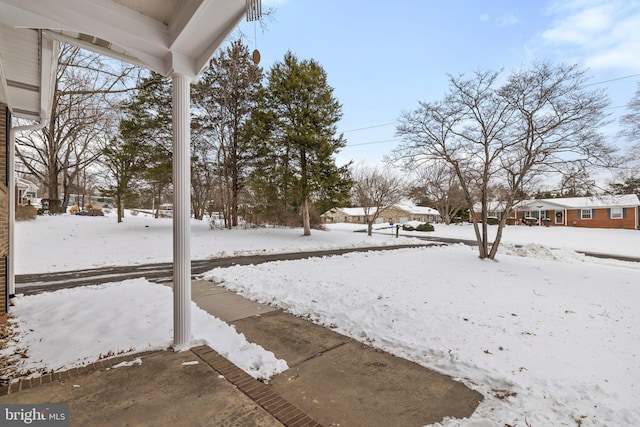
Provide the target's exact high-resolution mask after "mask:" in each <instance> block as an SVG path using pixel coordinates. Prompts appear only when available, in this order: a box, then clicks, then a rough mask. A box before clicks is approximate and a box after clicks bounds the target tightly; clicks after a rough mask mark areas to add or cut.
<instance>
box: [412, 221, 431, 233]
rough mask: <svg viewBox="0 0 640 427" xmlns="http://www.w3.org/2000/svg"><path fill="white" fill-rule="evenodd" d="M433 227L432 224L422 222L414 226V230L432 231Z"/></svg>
mask: <svg viewBox="0 0 640 427" xmlns="http://www.w3.org/2000/svg"><path fill="white" fill-rule="evenodd" d="M434 230H435V228H433V225H432V224H429V223H428V222H427V223H424V224H420V225H419V226H417V227H416V231H434Z"/></svg>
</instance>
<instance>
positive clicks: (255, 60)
mask: <svg viewBox="0 0 640 427" xmlns="http://www.w3.org/2000/svg"><path fill="white" fill-rule="evenodd" d="M251 58H252V59H253V63H254V64H256V65H258V64H259V63H260V51H259V50H258V49H255V50H254V51H253V53H252V54H251Z"/></svg>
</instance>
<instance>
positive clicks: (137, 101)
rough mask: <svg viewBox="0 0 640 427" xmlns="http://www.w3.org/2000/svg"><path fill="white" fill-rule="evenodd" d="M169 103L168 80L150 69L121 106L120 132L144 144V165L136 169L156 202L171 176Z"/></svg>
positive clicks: (164, 190)
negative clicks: (122, 116)
mask: <svg viewBox="0 0 640 427" xmlns="http://www.w3.org/2000/svg"><path fill="white" fill-rule="evenodd" d="M171 104H172V101H171V82H170V81H169V79H168V78H166V77H163V76H162V75H160V74H158V73H155V72H152V73H151V74H150V75H149V76H147V77H146V78H144V79H142V80H141V81H140V83H139V84H138V91H137V92H136V94H135V95H134V96H133V97H132V98H131V99H130V100H129V101H128V102H126V103H125V104H124V106H123V109H122V110H123V114H124V118H123V119H122V122H121V125H120V133H121V136H122V138H123V139H124V140H127V141H136V143H137V144H138V145H140V146H141V147H143V148H144V151H145V155H144V163H145V167H144V169H143V170H141V171H140V178H142V179H143V180H144V181H145V182H146V183H147V184H148V185H149V186H150V187H151V192H152V197H153V198H154V204H155V205H156V206H158V205H159V204H160V203H161V200H162V195H163V193H165V192H166V191H167V189H168V188H169V187H170V185H171V179H172V176H171V172H172V155H173V146H172V144H173V137H172V112H171Z"/></svg>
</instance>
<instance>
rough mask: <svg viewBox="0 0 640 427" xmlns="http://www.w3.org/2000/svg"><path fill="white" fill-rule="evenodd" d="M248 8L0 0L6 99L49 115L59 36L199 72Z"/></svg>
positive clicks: (207, 0) (180, 2)
mask: <svg viewBox="0 0 640 427" xmlns="http://www.w3.org/2000/svg"><path fill="white" fill-rule="evenodd" d="M245 13H246V0H56V1H55V2H48V1H47V2H43V1H42V0H0V102H4V103H7V104H8V105H9V106H10V108H11V110H12V112H13V115H14V116H16V117H23V118H28V119H33V120H38V119H40V118H46V116H47V115H48V113H47V110H48V108H47V106H48V102H49V99H50V93H51V90H52V87H51V77H52V73H53V71H52V70H55V59H56V57H57V52H56V43H54V41H68V42H71V43H73V44H76V45H78V46H80V47H83V48H86V49H90V50H93V51H96V52H99V53H102V54H105V55H108V56H111V57H114V58H118V59H121V60H124V61H126V62H130V63H133V64H136V65H139V66H142V67H144V68H147V69H150V70H153V71H156V72H158V73H160V74H163V75H171V74H174V73H175V74H182V75H185V76H190V77H195V76H196V75H197V74H198V73H199V72H200V71H201V70H202V69H203V68H204V67H205V66H206V65H207V64H208V61H209V58H210V57H211V56H212V55H213V53H214V52H215V50H216V49H217V48H218V46H219V45H220V44H221V43H222V42H223V41H224V39H225V38H226V37H227V35H228V34H229V33H230V32H231V31H232V30H233V29H234V28H235V26H236V25H237V24H238V23H239V21H240V20H241V19H242V18H243V16H245ZM40 47H43V48H44V49H43V50H42V51H41V50H40V49H39V48H40Z"/></svg>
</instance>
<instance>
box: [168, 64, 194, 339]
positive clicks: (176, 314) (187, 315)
mask: <svg viewBox="0 0 640 427" xmlns="http://www.w3.org/2000/svg"><path fill="white" fill-rule="evenodd" d="M172 80H173V110H172V112H173V334H174V335H173V347H174V349H175V350H185V349H187V348H189V345H190V343H191V229H190V227H189V224H190V219H191V207H190V201H191V197H190V195H191V186H190V184H191V146H190V142H191V130H190V121H191V117H190V116H191V114H190V111H191V106H190V92H189V91H190V82H191V80H192V79H191V78H189V77H187V76H184V75H180V74H174V75H172Z"/></svg>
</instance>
